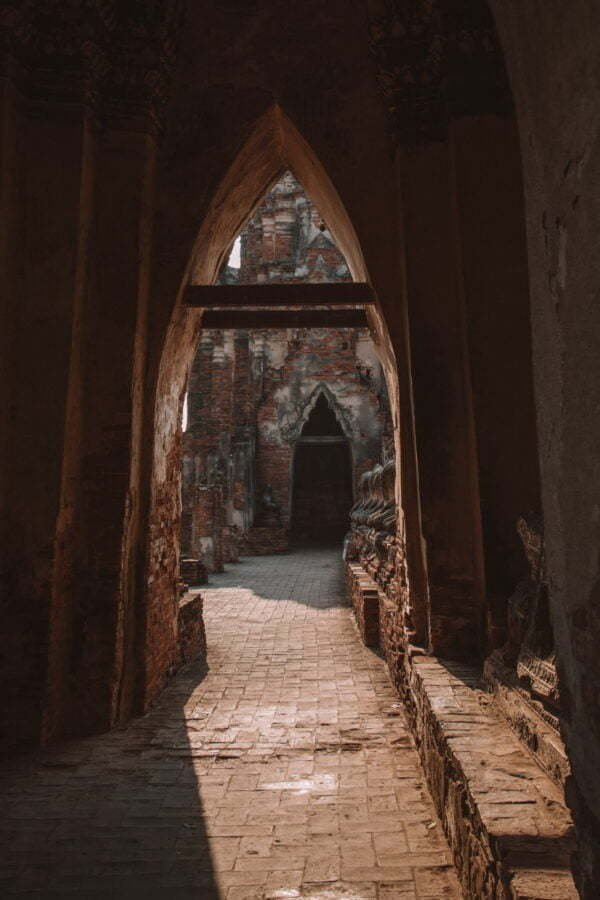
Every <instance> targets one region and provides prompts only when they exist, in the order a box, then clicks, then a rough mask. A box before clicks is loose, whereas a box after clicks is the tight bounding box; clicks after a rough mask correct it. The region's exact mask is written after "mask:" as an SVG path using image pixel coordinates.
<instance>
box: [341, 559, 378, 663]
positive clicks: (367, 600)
mask: <svg viewBox="0 0 600 900" xmlns="http://www.w3.org/2000/svg"><path fill="white" fill-rule="evenodd" d="M346 573H347V583H348V591H349V593H350V598H351V601H352V606H353V608H354V615H355V618H356V623H357V625H358V630H359V631H360V635H361V638H362V640H363V643H364V644H366V646H367V647H378V646H379V607H380V591H379V588H378V587H377V585H376V583H375V582H374V581H373V579H372V578H371V576H370V575H367V573H366V572H365V571H364V569H363V568H362V566H360V565H357V564H354V563H349V564H348V566H347V569H346Z"/></svg>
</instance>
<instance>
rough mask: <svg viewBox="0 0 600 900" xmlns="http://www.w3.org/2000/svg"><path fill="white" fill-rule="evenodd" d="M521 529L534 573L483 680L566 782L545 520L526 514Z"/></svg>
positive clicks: (514, 603) (512, 602)
mask: <svg viewBox="0 0 600 900" xmlns="http://www.w3.org/2000/svg"><path fill="white" fill-rule="evenodd" d="M517 531H518V533H519V536H520V538H521V541H522V542H523V548H524V551H525V555H526V557H527V561H528V563H529V573H528V577H527V578H525V579H523V581H521V582H519V584H518V585H517V587H516V589H515V591H514V593H513V595H512V597H511V598H510V599H509V601H508V622H507V625H508V628H507V631H508V635H507V641H506V644H505V645H504V647H502V648H501V649H500V650H495V651H494V652H493V653H491V654H490V656H489V657H488V658H487V659H486V661H485V664H484V679H485V681H486V682H487V684H488V685H489V687H490V689H491V691H492V692H493V694H494V698H495V702H496V704H497V707H498V709H499V711H500V713H501V714H502V715H503V716H504V717H505V718H506V719H507V720H508V722H509V724H510V725H511V727H512V728H513V729H514V730H515V732H516V733H517V734H518V736H519V738H520V739H521V740H522V741H523V743H524V744H525V745H526V746H527V747H528V748H529V749H530V751H531V752H532V753H533V754H534V756H535V757H536V759H537V760H538V762H539V763H540V765H541V766H542V767H543V768H544V769H545V770H546V771H547V772H548V774H549V775H550V776H551V777H552V778H553V779H554V780H555V781H556V782H557V783H559V784H564V781H565V778H566V777H567V775H568V771H569V767H568V762H567V758H566V754H565V751H564V747H563V745H562V742H561V738H560V729H559V717H560V697H559V693H558V684H557V673H556V660H555V652H554V640H553V635H552V626H551V622H550V614H549V608H548V585H547V580H546V572H545V567H544V539H543V530H542V523H541V520H539V519H538V518H537V517H535V516H528V517H527V518H524V517H521V518H519V520H518V522H517Z"/></svg>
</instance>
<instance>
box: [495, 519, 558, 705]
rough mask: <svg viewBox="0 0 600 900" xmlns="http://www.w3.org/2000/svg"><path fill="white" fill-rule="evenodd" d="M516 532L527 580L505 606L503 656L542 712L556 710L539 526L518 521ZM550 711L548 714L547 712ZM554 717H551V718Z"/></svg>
mask: <svg viewBox="0 0 600 900" xmlns="http://www.w3.org/2000/svg"><path fill="white" fill-rule="evenodd" d="M517 531H518V533H519V536H520V538H521V540H522V542H523V548H524V550H525V555H526V556H527V561H528V563H529V577H528V579H526V580H525V581H522V582H520V583H519V585H518V586H517V589H516V590H515V593H514V594H513V596H512V597H511V599H510V600H509V603H508V641H507V643H506V646H505V648H504V651H503V656H504V659H505V661H506V663H507V664H508V665H511V666H514V667H515V669H516V673H517V676H518V677H519V679H521V680H522V681H523V682H525V684H526V685H527V687H528V688H529V690H530V691H531V694H532V697H535V698H536V699H538V700H539V701H541V702H542V704H543V706H544V709H546V708H547V707H550V709H551V710H553V711H554V712H558V710H559V697H558V686H557V677H556V660H555V653H554V640H553V636H552V625H551V622H550V613H549V608H548V586H547V581H546V574H545V570H544V540H543V535H542V528H541V523H540V522H539V521H537V520H535V519H534V518H533V517H531V518H530V519H529V521H527V520H526V519H524V518H520V519H519V520H518V522H517ZM550 709H549V710H548V712H550ZM546 718H547V716H546ZM553 718H554V717H553Z"/></svg>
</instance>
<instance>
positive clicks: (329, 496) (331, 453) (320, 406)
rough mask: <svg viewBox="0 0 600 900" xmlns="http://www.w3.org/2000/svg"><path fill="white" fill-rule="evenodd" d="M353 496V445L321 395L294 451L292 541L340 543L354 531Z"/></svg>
mask: <svg viewBox="0 0 600 900" xmlns="http://www.w3.org/2000/svg"><path fill="white" fill-rule="evenodd" d="M352 496H353V491H352V453H351V448H350V442H349V440H348V438H347V437H346V435H345V433H344V430H343V429H342V426H341V425H340V423H339V421H338V419H337V417H336V415H335V412H334V411H333V409H332V408H331V406H330V405H329V403H328V401H327V398H326V397H325V395H324V394H320V396H319V398H318V399H317V402H316V403H315V405H314V407H313V409H312V410H311V412H310V415H309V417H308V419H307V420H306V422H305V423H304V426H303V428H302V431H301V433H300V437H299V438H298V440H297V441H296V446H295V448H294V461H293V471H292V518H291V530H290V538H291V542H292V543H293V544H296V545H298V544H314V543H319V544H331V543H339V542H340V541H341V540H342V539H343V537H344V535H345V533H346V532H347V531H348V523H349V514H350V508H351V506H352Z"/></svg>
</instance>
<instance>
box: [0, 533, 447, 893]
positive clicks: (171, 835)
mask: <svg viewBox="0 0 600 900" xmlns="http://www.w3.org/2000/svg"><path fill="white" fill-rule="evenodd" d="M202 593H203V595H204V597H205V618H206V625H207V639H208V647H209V670H208V672H205V671H203V670H202V669H201V667H200V666H199V665H196V664H191V665H189V666H188V667H186V669H184V670H183V671H182V672H181V673H180V674H179V675H178V676H177V677H176V678H175V679H174V681H173V682H172V684H171V685H170V686H169V688H168V689H167V691H166V692H165V693H164V694H163V696H162V698H161V701H160V703H159V704H158V705H157V706H156V707H155V709H154V710H153V711H152V712H151V713H150V714H149V715H147V716H145V717H144V718H142V719H138V720H137V721H135V722H134V723H133V724H131V725H130V726H129V727H127V728H125V729H123V730H121V731H117V732H113V733H111V734H107V735H104V736H101V737H98V738H94V739H89V740H85V741H78V742H73V743H69V744H65V745H63V746H62V747H60V748H58V749H55V750H52V751H50V752H45V753H43V754H36V755H35V756H32V757H29V758H28V759H25V760H18V761H16V762H13V763H11V764H10V766H8V767H7V768H6V769H5V772H4V776H3V786H2V790H1V796H0V802H1V804H2V810H3V816H2V821H1V822H0V829H1V835H2V838H1V839H2V862H3V865H2V872H1V875H0V894H1V895H2V896H6V895H11V894H13V893H16V894H19V893H28V894H30V895H31V896H38V897H42V898H54V897H56V898H59V897H67V896H78V897H85V898H86V900H87V898H90V900H91V898H109V897H110V898H113V897H118V898H137V897H140V898H141V897H144V898H153V897H160V898H163V897H169V898H174V900H175V898H188V897H189V898H192V897H193V898H198V900H203V898H212V897H214V898H227V900H255V898H256V900H258V898H265V900H266V898H273V900H275V898H281V900H283V898H286V900H287V898H298V897H310V898H323V900H334V898H335V900H341V898H349V900H350V898H352V900H358V898H365V900H366V898H382V900H383V898H386V900H392V898H396V897H398V898H403V900H410V898H415V900H416V898H430V900H440V898H446V897H459V896H460V892H459V888H458V882H457V879H456V877H455V874H454V869H453V866H452V859H451V854H450V852H449V850H448V846H447V843H446V840H445V838H444V835H443V833H442V831H441V827H440V825H439V823H438V820H437V817H436V815H435V812H434V809H433V805H432V803H431V800H430V798H429V795H428V792H427V787H426V785H425V782H424V780H423V776H422V773H421V770H420V767H419V763H418V759H417V755H416V752H415V750H414V749H413V747H412V745H411V740H410V738H409V735H408V731H407V728H406V725H405V722H404V719H403V715H402V711H401V708H400V707H399V705H398V703H397V701H396V697H395V694H394V692H393V690H392V688H391V685H390V682H389V680H388V677H387V674H386V671H385V668H384V665H383V662H382V660H381V659H380V658H379V657H378V656H377V655H376V654H374V653H372V652H371V651H369V650H367V649H366V648H365V647H363V645H362V644H361V642H360V640H359V637H358V634H357V632H356V629H355V626H354V623H353V621H352V618H351V614H350V609H349V607H348V606H347V605H346V600H345V591H344V585H343V582H342V566H341V561H340V559H339V551H338V550H310V551H298V552H295V553H291V554H287V555H285V556H271V557H259V558H253V559H245V560H244V561H242V562H241V563H239V564H238V565H235V566H230V567H229V569H228V571H227V572H226V573H225V574H224V575H220V576H213V577H212V582H211V585H210V586H209V587H208V588H205V589H203V590H202Z"/></svg>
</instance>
